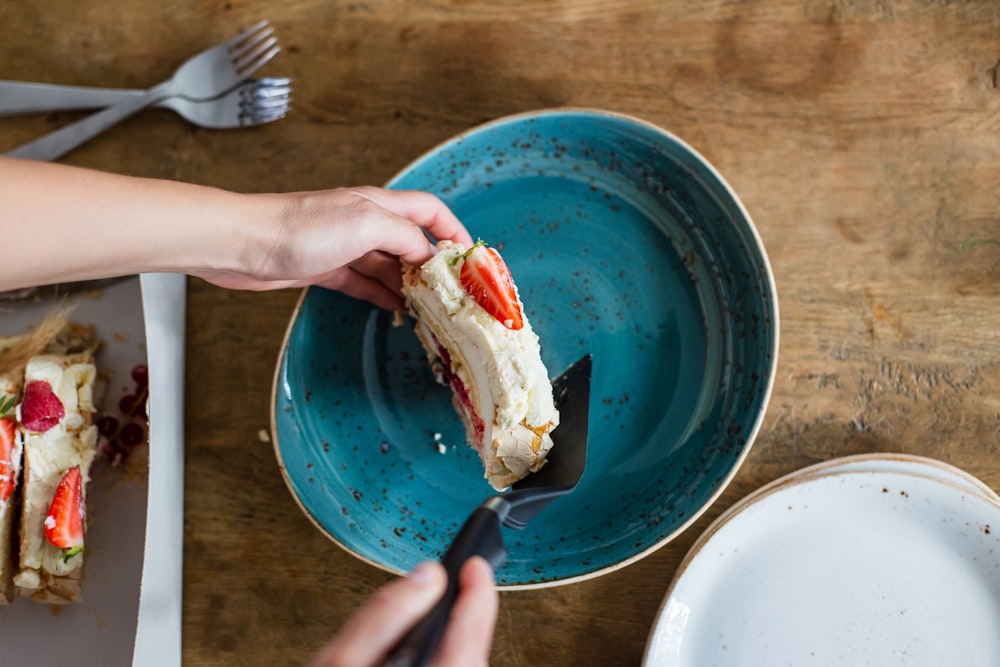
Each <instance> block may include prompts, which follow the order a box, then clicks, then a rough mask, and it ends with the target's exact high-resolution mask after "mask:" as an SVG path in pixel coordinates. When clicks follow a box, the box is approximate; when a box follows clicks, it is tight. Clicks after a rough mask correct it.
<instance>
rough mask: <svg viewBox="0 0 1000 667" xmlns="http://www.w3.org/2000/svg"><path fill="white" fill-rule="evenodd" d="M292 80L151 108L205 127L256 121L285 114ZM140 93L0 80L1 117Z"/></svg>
mask: <svg viewBox="0 0 1000 667" xmlns="http://www.w3.org/2000/svg"><path fill="white" fill-rule="evenodd" d="M291 83H292V80H291V79H286V78H274V77H270V78H268V77H265V78H261V79H250V80H249V81H246V82H245V83H242V84H240V85H239V86H237V87H236V88H234V89H233V90H231V91H229V92H228V93H226V94H225V95H222V96H221V97H215V98H212V99H208V100H202V99H190V98H187V97H168V98H166V99H163V100H160V101H159V102H157V103H156V104H155V105H154V106H157V107H160V108H165V109H171V110H172V111H174V112H176V113H177V114H179V115H180V116H181V117H183V118H184V119H185V120H187V121H188V122H189V123H192V124H194V125H197V126H199V127H204V128H209V129H230V128H234V127H244V126H248V125H259V124H261V123H269V122H271V121H274V120H278V119H280V118H284V117H285V115H286V114H287V113H288V110H289V108H290V105H291V93H292V88H291ZM145 92H146V91H144V90H130V89H113V88H98V87H89V86H62V85H57V84H50V83H28V82H24V81H4V80H0V116H21V115H27V114H37V113H52V112H56V111H77V110H81V109H100V108H103V107H110V106H114V105H116V104H120V103H122V102H126V101H130V100H134V99H136V98H138V97H141V96H142V95H144V94H145Z"/></svg>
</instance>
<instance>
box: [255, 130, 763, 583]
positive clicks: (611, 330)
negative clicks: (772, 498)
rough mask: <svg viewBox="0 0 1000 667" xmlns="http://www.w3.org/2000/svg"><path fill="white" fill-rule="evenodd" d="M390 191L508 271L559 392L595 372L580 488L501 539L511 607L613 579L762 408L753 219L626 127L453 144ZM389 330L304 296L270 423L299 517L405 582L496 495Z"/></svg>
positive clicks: (709, 495) (673, 519) (488, 134)
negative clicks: (529, 596) (490, 251)
mask: <svg viewBox="0 0 1000 667" xmlns="http://www.w3.org/2000/svg"><path fill="white" fill-rule="evenodd" d="M389 187H392V188H396V189H420V190H428V191H430V192H434V193H436V194H438V195H439V196H440V197H441V198H442V199H443V200H444V201H445V202H446V203H447V204H448V205H449V206H450V207H451V208H452V209H453V210H454V211H455V213H456V214H457V215H458V217H459V218H460V219H461V220H463V222H464V223H465V224H466V226H467V227H468V228H469V231H470V232H471V234H472V236H473V238H475V237H480V238H482V239H484V240H486V241H488V242H489V243H490V244H492V245H494V246H495V247H497V248H499V249H500V250H501V252H502V253H503V256H504V259H505V260H506V261H507V264H508V265H509V266H510V269H511V272H512V273H513V275H514V279H515V281H516V282H517V284H518V287H519V290H520V293H521V297H522V300H523V302H524V304H525V309H526V312H527V315H528V317H529V318H530V320H531V323H532V326H533V327H534V329H535V331H536V332H537V334H538V336H539V338H540V340H541V345H542V358H543V360H544V362H545V363H546V366H547V367H548V369H549V371H550V372H551V373H552V374H553V375H555V374H558V373H559V372H561V371H562V370H563V369H564V368H565V367H566V366H567V365H569V364H570V363H572V362H573V361H575V360H576V359H578V358H579V357H580V356H582V355H583V354H584V353H587V352H590V353H592V354H593V358H594V375H593V385H592V389H591V414H590V439H589V449H588V463H587V470H586V473H585V474H584V476H583V479H582V481H581V482H580V485H579V487H578V488H577V489H576V490H575V491H574V492H573V493H572V494H570V495H568V496H566V497H563V498H560V499H559V500H558V501H556V502H555V503H553V504H552V505H551V506H550V507H549V508H548V509H547V510H545V511H544V512H543V513H542V514H540V515H539V516H538V517H537V518H536V519H535V520H534V521H532V522H531V524H530V525H529V526H528V527H527V528H526V529H525V530H523V531H511V530H505V531H504V539H505V542H506V545H507V548H508V559H507V562H506V564H505V565H503V566H502V567H501V568H500V569H499V570H498V571H497V582H498V584H499V585H500V586H503V587H508V588H526V587H533V586H543V585H552V584H558V583H566V582H569V581H574V580H578V579H581V578H586V577H590V576H594V575H597V574H601V573H604V572H607V571H609V570H612V569H615V568H618V567H621V566H623V565H625V564H627V563H630V562H633V561H635V560H637V559H638V558H641V557H642V556H644V555H646V554H648V553H650V552H651V551H653V550H655V549H656V548H658V547H660V546H662V545H663V544H665V543H667V542H668V541H670V540H671V539H672V538H673V537H675V536H676V535H677V534H678V533H680V532H681V531H682V530H684V529H685V528H686V527H687V526H689V525H690V524H691V523H692V522H693V521H694V520H695V519H696V518H697V517H698V516H699V515H700V514H701V513H702V512H704V511H705V509H706V508H707V507H709V505H711V503H712V502H713V501H714V500H715V499H716V498H718V496H719V494H720V493H721V492H722V490H723V488H724V487H725V486H726V485H727V484H728V483H729V481H730V480H731V479H732V477H733V476H734V474H735V473H736V471H737V469H738V468H739V466H740V464H741V463H742V461H743V460H744V458H745V457H746V455H747V452H748V450H749V449H750V446H751V443H752V442H753V440H754V437H755V435H756V434H757V431H758V429H759V427H760V424H761V419H762V417H763V415H764V410H765V407H766V405H767V402H768V398H769V396H770V392H771V386H772V382H773V379H774V372H775V364H776V361H777V358H776V355H777V347H778V306H777V301H776V296H775V290H774V282H773V278H772V274H771V270H770V267H769V265H768V261H767V257H766V255H765V253H764V249H763V247H762V246H761V242H760V238H759V237H758V235H757V232H756V230H755V229H754V226H753V223H752V222H751V220H750V216H749V214H748V213H747V211H746V210H745V209H744V207H743V206H742V204H741V203H740V201H739V199H738V198H737V197H736V195H735V194H734V193H733V191H732V189H730V187H729V186H728V185H727V184H726V183H725V181H723V179H722V177H721V176H720V175H719V174H718V173H716V171H715V170H714V169H713V168H712V167H711V166H710V165H709V164H708V163H707V162H706V161H705V160H704V158H702V157H701V156H700V155H698V154H697V153H696V152H695V151H694V150H693V149H691V148H690V147H689V146H687V145H686V144H684V143H683V142H682V141H680V140H679V139H678V138H676V137H674V136H673V135H671V134H670V133H668V132H666V131H664V130H662V129H660V128H657V127H654V126H653V125H650V124H648V123H646V122H643V121H641V120H638V119H635V118H630V117H626V116H622V115H619V114H612V113H605V112H600V111H589V110H552V111H541V112H535V113H527V114H522V115H517V116H513V117H509V118H503V119H500V120H497V121H495V122H491V123H488V124H486V125H484V126H481V127H478V128H475V129H473V130H471V131H469V132H467V133H465V134H463V135H461V136H458V137H456V138H455V139H452V140H450V141H448V142H446V143H444V144H442V145H441V146H438V147H437V148H435V149H433V150H431V151H430V152H429V153H427V154H426V155H424V156H423V157H421V158H420V159H418V160H417V161H416V162H414V163H413V164H411V165H410V166H408V167H407V168H406V169H404V170H403V171H402V172H401V173H400V174H399V175H398V176H396V177H395V178H394V179H393V180H392V181H391V183H390V184H389ZM392 319H393V318H392V315H391V314H390V313H387V312H383V311H379V310H377V309H374V308H372V307H371V306H369V305H368V304H366V303H362V302H359V301H355V300H353V299H350V298H347V297H345V296H342V295H340V294H338V293H334V292H331V291H328V290H324V289H320V288H310V289H308V290H305V291H304V292H303V295H302V298H301V301H300V303H299V305H298V307H297V309H296V311H295V314H294V316H293V318H292V321H291V324H290V326H289V329H288V332H287V337H286V341H285V345H284V349H283V352H282V354H281V357H280V360H279V362H278V367H277V371H276V375H275V388H274V399H273V400H274V404H273V419H272V421H273V431H274V434H273V435H274V443H275V449H276V452H277V456H278V460H279V464H280V466H281V469H282V471H283V474H284V476H285V479H286V482H287V484H288V487H289V489H290V490H291V493H292V495H293V496H294V497H295V499H296V500H297V501H298V503H299V504H300V505H301V507H302V509H303V510H304V511H305V513H306V514H307V515H308V516H309V517H310V518H311V519H312V521H313V522H314V523H315V524H316V525H317V526H318V527H319V528H320V530H322V531H323V532H324V533H326V534H327V535H328V536H329V537H330V538H331V539H333V540H334V541H335V542H336V543H337V544H339V545H340V546H342V547H343V548H345V549H347V550H348V551H350V552H351V553H353V554H355V555H356V556H358V557H359V558H362V559H364V560H366V561H369V562H370V563H372V564H374V565H377V566H379V567H382V568H385V569H388V570H390V571H393V572H402V571H406V570H409V569H410V568H412V567H413V566H414V565H416V564H417V563H419V562H421V561H423V560H425V559H431V558H439V557H440V556H441V554H442V553H443V551H444V549H446V548H447V546H448V544H449V542H450V540H451V539H452V537H453V536H454V534H455V533H456V531H457V529H458V528H459V526H460V525H461V524H462V522H463V521H464V520H465V518H466V517H467V516H468V514H469V513H470V512H471V511H472V510H473V509H474V508H475V507H476V506H477V505H478V504H479V503H480V502H481V501H483V500H484V499H485V498H486V497H488V496H489V495H490V494H491V492H492V490H491V489H490V487H489V485H488V484H487V483H486V481H485V480H484V479H483V476H482V470H481V466H480V463H479V459H478V457H477V456H476V455H475V453H474V452H473V451H472V450H471V449H470V448H468V447H467V446H466V445H465V444H464V439H463V433H462V428H461V426H460V424H459V421H458V418H457V416H456V415H455V414H454V412H453V409H452V407H451V405H450V402H449V393H448V390H447V389H446V388H445V387H442V386H439V385H437V384H435V382H434V380H433V377H432V375H431V372H430V370H429V368H428V367H427V363H426V358H425V356H424V354H423V351H422V350H421V348H420V345H419V343H418V341H417V339H416V336H415V334H414V333H413V330H412V327H411V325H410V323H407V325H406V326H403V327H394V326H393V325H392ZM436 433H439V434H440V436H441V437H440V443H441V444H443V445H444V447H443V450H444V453H441V452H440V451H439V447H438V444H437V443H436V442H435V434H436Z"/></svg>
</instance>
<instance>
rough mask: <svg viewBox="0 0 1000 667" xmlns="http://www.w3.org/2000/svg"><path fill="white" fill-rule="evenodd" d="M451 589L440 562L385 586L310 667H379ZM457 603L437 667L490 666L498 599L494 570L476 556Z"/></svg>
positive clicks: (467, 569) (463, 572)
mask: <svg viewBox="0 0 1000 667" xmlns="http://www.w3.org/2000/svg"><path fill="white" fill-rule="evenodd" d="M446 584H447V574H446V573H445V570H444V568H443V567H442V566H441V565H440V564H439V563H436V562H427V563H423V564H421V565H419V566H417V567H416V568H415V569H414V570H413V571H412V572H411V573H410V574H409V575H408V576H407V577H405V578H402V579H397V580H396V581H393V582H391V583H389V584H386V585H385V586H383V587H382V588H380V589H379V590H378V591H376V592H375V594H374V595H372V597H371V598H370V599H369V600H368V602H366V603H365V604H364V606H362V607H361V609H359V610H358V611H357V612H356V613H355V614H354V616H352V617H351V618H350V619H349V620H348V621H347V623H346V624H345V625H344V627H343V628H342V629H341V630H340V632H339V633H338V634H337V636H336V637H334V639H333V640H332V641H331V642H330V643H329V644H327V645H326V646H325V647H324V648H323V649H322V650H321V651H320V652H319V653H318V654H317V655H316V657H315V658H314V659H313V661H312V662H311V663H310V667H376V666H378V665H381V664H382V663H383V661H384V660H385V657H386V654H387V653H388V652H389V650H390V649H392V647H393V646H395V645H396V643H397V642H398V641H399V640H400V639H401V638H402V637H403V635H404V634H405V633H406V632H407V631H408V630H409V629H410V628H411V627H412V626H413V625H414V624H415V623H416V622H417V621H418V620H420V619H421V618H422V617H423V616H424V615H425V614H426V613H427V612H428V611H430V609H431V607H433V606H434V604H435V603H436V602H437V601H438V599H440V597H441V595H442V594H443V593H444V590H445V586H446ZM458 587H459V589H458V599H457V600H456V601H455V606H454V607H453V608H452V612H451V618H450V620H449V622H448V627H447V628H446V629H445V633H444V636H443V637H442V639H441V645H440V647H439V648H438V652H437V655H436V656H435V659H434V663H433V664H434V667H476V665H486V664H488V663H489V654H490V646H491V644H492V642H493V627H494V625H495V623H496V616H497V607H498V605H499V598H498V596H497V592H496V589H495V588H494V582H493V570H492V569H491V568H490V566H489V564H488V563H487V562H486V561H485V560H483V559H482V558H480V557H479V556H475V557H473V558H470V559H469V560H468V561H466V562H465V564H464V565H463V566H462V569H461V571H460V572H459V581H458Z"/></svg>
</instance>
